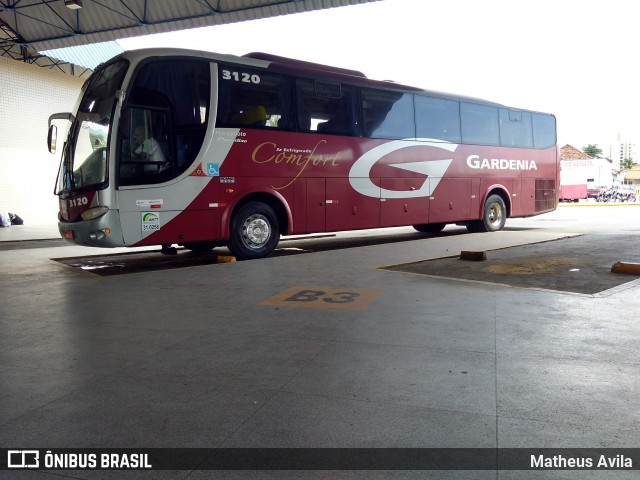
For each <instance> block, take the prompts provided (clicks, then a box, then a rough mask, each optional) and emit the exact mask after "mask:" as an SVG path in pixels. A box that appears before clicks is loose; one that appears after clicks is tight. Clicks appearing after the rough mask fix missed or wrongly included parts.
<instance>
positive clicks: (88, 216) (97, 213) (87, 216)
mask: <svg viewBox="0 0 640 480" xmlns="http://www.w3.org/2000/svg"><path fill="white" fill-rule="evenodd" d="M108 211H109V207H93V208H90V209H89V210H86V211H84V212H82V214H81V215H80V216H81V217H82V219H83V220H93V219H94V218H98V217H101V216H102V215H104V214H105V213H107V212H108Z"/></svg>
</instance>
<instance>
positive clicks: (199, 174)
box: [189, 163, 207, 177]
mask: <svg viewBox="0 0 640 480" xmlns="http://www.w3.org/2000/svg"><path fill="white" fill-rule="evenodd" d="M189 176H190V177H206V176H207V174H206V173H204V170H203V169H202V164H201V163H199V164H198V166H197V167H196V169H195V170H194V171H193V172H191V173H190V174H189Z"/></svg>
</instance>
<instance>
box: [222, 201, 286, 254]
mask: <svg viewBox="0 0 640 480" xmlns="http://www.w3.org/2000/svg"><path fill="white" fill-rule="evenodd" d="M279 240H280V231H279V229H278V220H277V218H276V214H275V213H274V211H273V209H272V208H271V207H270V206H269V205H266V204H264V203H262V202H249V203H247V204H245V205H243V206H242V207H240V209H239V210H238V211H237V212H236V213H235V214H234V216H233V219H232V220H231V231H230V233H229V244H228V247H229V250H230V251H231V253H232V254H233V255H234V256H235V257H236V258H237V259H238V260H251V259H254V258H262V257H266V256H267V255H269V254H270V253H271V252H273V250H274V249H275V248H276V245H278V241H279Z"/></svg>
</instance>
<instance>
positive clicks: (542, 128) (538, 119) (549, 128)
mask: <svg viewBox="0 0 640 480" xmlns="http://www.w3.org/2000/svg"><path fill="white" fill-rule="evenodd" d="M556 142H557V139H556V117H554V116H553V115H549V114H545V113H534V114H533V145H534V147H535V148H549V147H553V146H555V144H556Z"/></svg>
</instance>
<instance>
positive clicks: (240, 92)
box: [216, 65, 293, 130]
mask: <svg viewBox="0 0 640 480" xmlns="http://www.w3.org/2000/svg"><path fill="white" fill-rule="evenodd" d="M218 71H219V75H218V92H219V93H218V99H219V100H218V116H217V121H216V126H218V127H235V128H238V127H239V128H243V127H245V128H246V127H250V128H276V129H280V130H291V129H292V125H291V122H290V121H289V122H288V123H287V121H286V119H291V118H292V112H293V106H292V104H291V86H290V85H291V83H290V80H289V77H287V76H284V75H279V74H275V73H270V72H264V71H257V70H251V69H247V68H245V67H239V66H230V65H218Z"/></svg>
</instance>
